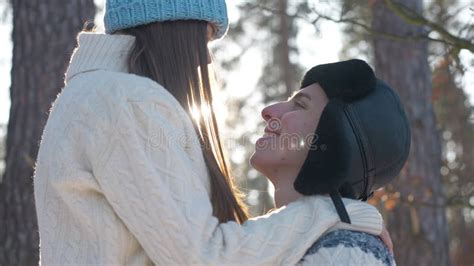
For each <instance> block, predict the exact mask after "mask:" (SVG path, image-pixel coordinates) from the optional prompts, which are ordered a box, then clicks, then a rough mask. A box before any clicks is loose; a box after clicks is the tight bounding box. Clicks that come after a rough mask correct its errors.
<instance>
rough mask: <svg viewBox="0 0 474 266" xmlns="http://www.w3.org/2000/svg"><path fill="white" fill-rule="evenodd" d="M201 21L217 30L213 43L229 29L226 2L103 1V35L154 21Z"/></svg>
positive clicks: (186, 0) (184, 0)
mask: <svg viewBox="0 0 474 266" xmlns="http://www.w3.org/2000/svg"><path fill="white" fill-rule="evenodd" d="M171 20H204V21H208V22H210V23H213V24H215V25H216V27H217V33H216V35H215V36H214V39H220V38H222V37H223V36H224V35H225V34H226V32H227V28H228V26H229V20H228V18H227V7H226V3H225V0H106V6H105V16H104V24H105V31H106V33H114V32H116V31H118V30H122V29H127V28H132V27H135V26H139V25H144V24H149V23H152V22H157V21H171Z"/></svg>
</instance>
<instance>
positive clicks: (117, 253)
mask: <svg viewBox="0 0 474 266" xmlns="http://www.w3.org/2000/svg"><path fill="white" fill-rule="evenodd" d="M227 21H228V20H227V11H226V5H225V1H224V0H173V1H170V0H136V1H133V2H132V1H124V0H108V1H107V4H106V13H105V26H106V32H107V34H96V33H81V34H79V36H78V48H77V49H76V50H75V52H74V54H73V56H72V58H71V62H70V65H69V68H68V71H67V73H66V76H65V84H66V85H65V87H64V89H63V91H62V93H61V94H60V95H59V96H58V98H57V99H56V101H55V102H54V104H53V107H52V109H51V113H50V116H49V119H48V122H47V125H46V128H45V130H44V133H43V137H42V141H41V145H40V149H39V154H38V159H37V165H36V170H35V176H34V182H35V183H34V184H35V199H36V207H37V215H38V223H39V233H40V239H41V240H40V242H41V247H40V252H41V262H42V263H43V264H44V265H49V264H54V265H56V264H57V265H65V264H87V265H89V264H110V265H124V264H137V265H142V264H143V265H145V264H146V265H149V264H196V263H197V264H223V263H231V264H246V265H249V264H273V263H276V264H295V263H297V262H298V261H299V260H300V259H301V257H302V256H303V255H304V251H305V250H306V249H307V248H309V247H310V246H311V244H312V243H314V241H315V240H316V239H318V237H319V236H321V235H322V234H323V233H324V232H325V231H326V230H328V229H330V228H334V227H337V226H341V223H340V222H339V219H338V216H337V213H336V211H335V210H333V209H332V208H330V207H328V206H332V205H331V202H330V201H328V200H325V199H322V198H320V197H304V198H302V199H300V200H298V201H296V202H294V203H292V204H289V205H288V206H286V207H283V208H280V209H279V210H277V211H275V212H273V213H272V214H270V215H267V216H265V217H259V218H257V219H252V220H248V215H247V212H246V208H245V206H244V205H243V203H242V200H241V199H240V196H239V193H238V191H237V189H236V187H235V185H234V184H233V182H232V177H231V171H230V169H229V166H228V164H227V162H226V159H225V155H224V151H223V147H222V144H221V142H220V138H219V131H218V127H217V123H216V119H215V116H214V111H213V108H212V91H211V82H210V71H209V68H208V64H209V63H210V55H209V50H208V48H207V44H208V42H209V41H211V40H214V39H219V38H221V37H222V36H224V34H225V32H226V30H227V27H228V22H227ZM193 109H198V110H201V115H200V116H198V117H197V118H195V119H194V120H193V119H192V117H191V115H190V112H191V110H193ZM346 208H347V211H348V212H349V214H350V215H351V218H352V225H351V226H352V227H351V228H353V229H355V230H362V231H366V232H370V233H372V234H379V233H380V232H381V229H382V221H381V218H380V215H379V213H378V212H377V211H376V209H375V208H373V207H371V208H369V207H367V206H365V205H362V204H359V203H357V202H352V203H350V204H347V206H346ZM367 215H373V216H374V217H375V220H376V221H377V222H376V223H374V224H370V225H367V224H364V223H363V221H364V219H365V218H366V217H367ZM344 226H346V227H347V226H348V225H344ZM303 236H304V237H303Z"/></svg>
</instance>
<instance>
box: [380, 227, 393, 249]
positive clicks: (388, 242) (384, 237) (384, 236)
mask: <svg viewBox="0 0 474 266" xmlns="http://www.w3.org/2000/svg"><path fill="white" fill-rule="evenodd" d="M379 236H380V238H381V239H382V241H383V242H384V243H385V245H386V246H387V248H388V249H389V250H390V252H391V253H392V254H393V243H392V239H391V238H390V234H389V233H388V230H387V227H385V225H384V226H383V229H382V233H380V235H379Z"/></svg>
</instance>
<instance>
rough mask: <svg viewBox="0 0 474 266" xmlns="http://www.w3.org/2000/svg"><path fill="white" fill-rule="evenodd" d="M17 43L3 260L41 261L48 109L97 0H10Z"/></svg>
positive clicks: (1, 198) (0, 193)
mask: <svg viewBox="0 0 474 266" xmlns="http://www.w3.org/2000/svg"><path fill="white" fill-rule="evenodd" d="M10 2H11V5H12V10H13V33H12V40H13V44H14V48H13V59H12V71H11V75H12V79H11V80H12V84H11V89H10V96H11V110H10V120H9V123H8V134H7V141H6V143H7V144H6V168H5V173H4V176H3V180H2V183H1V184H0V239H1V241H0V265H37V264H38V257H39V256H38V247H39V241H38V240H39V236H38V229H37V221H36V213H35V205H34V195H33V182H32V181H33V180H32V174H33V169H34V162H35V160H36V155H37V152H38V147H39V143H40V138H41V134H42V131H43V127H44V125H45V122H46V119H47V116H48V110H49V108H50V106H51V103H52V101H53V100H54V98H55V96H56V95H57V94H58V93H59V91H60V89H61V87H63V77H64V73H65V71H66V67H67V63H68V61H69V58H70V56H71V53H72V51H73V48H74V46H75V44H76V38H75V37H76V34H77V33H78V32H79V31H80V30H81V29H82V27H83V24H84V22H85V21H86V20H93V18H94V15H95V6H94V2H93V0H75V1H63V0H41V1H40V0H27V1H25V0H11V1H10Z"/></svg>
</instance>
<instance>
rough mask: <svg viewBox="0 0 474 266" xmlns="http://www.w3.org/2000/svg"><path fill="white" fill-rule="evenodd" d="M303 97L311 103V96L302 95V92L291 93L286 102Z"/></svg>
mask: <svg viewBox="0 0 474 266" xmlns="http://www.w3.org/2000/svg"><path fill="white" fill-rule="evenodd" d="M303 97H304V98H307V99H308V100H310V101H311V96H309V94H307V93H304V92H297V91H295V92H294V93H293V95H292V96H291V97H290V98H288V101H289V100H296V99H298V98H303Z"/></svg>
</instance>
